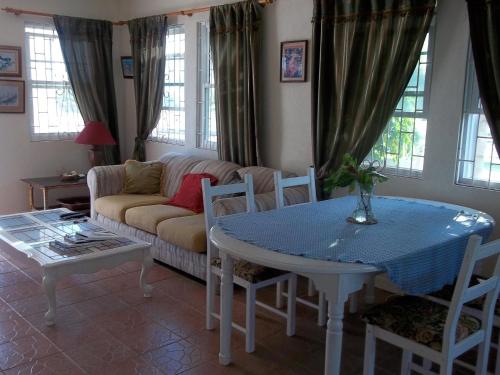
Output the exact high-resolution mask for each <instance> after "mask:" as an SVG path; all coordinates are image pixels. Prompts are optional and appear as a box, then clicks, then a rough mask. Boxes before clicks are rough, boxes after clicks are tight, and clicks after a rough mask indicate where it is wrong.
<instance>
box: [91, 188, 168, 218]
mask: <svg viewBox="0 0 500 375" xmlns="http://www.w3.org/2000/svg"><path fill="white" fill-rule="evenodd" d="M166 201H167V199H166V198H165V197H162V196H161V195H147V194H118V195H108V196H106V197H101V198H98V199H96V200H95V201H94V206H95V210H96V212H97V213H99V214H101V215H104V216H106V217H107V218H110V219H113V220H115V221H119V222H121V223H125V212H126V211H127V210H128V209H129V208H132V207H139V206H149V205H152V204H162V203H165V202H166Z"/></svg>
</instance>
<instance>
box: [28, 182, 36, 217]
mask: <svg viewBox="0 0 500 375" xmlns="http://www.w3.org/2000/svg"><path fill="white" fill-rule="evenodd" d="M28 204H29V208H30V210H31V211H33V210H34V209H35V197H34V194H33V185H28Z"/></svg>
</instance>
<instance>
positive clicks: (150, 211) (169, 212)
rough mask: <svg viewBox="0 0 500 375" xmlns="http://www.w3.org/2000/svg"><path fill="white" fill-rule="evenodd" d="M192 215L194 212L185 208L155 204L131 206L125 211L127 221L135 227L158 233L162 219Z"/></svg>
mask: <svg viewBox="0 0 500 375" xmlns="http://www.w3.org/2000/svg"><path fill="white" fill-rule="evenodd" d="M190 215H194V212H193V211H190V210H187V209H185V208H181V207H175V206H167V205H163V204H155V205H151V206H140V207H133V208H129V209H128V210H127V211H126V212H125V223H127V224H128V225H130V226H132V227H134V228H137V229H141V230H143V231H146V232H149V233H153V234H156V227H157V226H158V223H160V222H161V221H163V220H167V219H172V218H174V217H182V216H190Z"/></svg>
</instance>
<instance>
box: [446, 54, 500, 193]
mask: <svg viewBox="0 0 500 375" xmlns="http://www.w3.org/2000/svg"><path fill="white" fill-rule="evenodd" d="M463 112H464V113H463V119H462V126H461V130H460V142H459V148H458V160H457V173H456V182H457V184H460V185H467V186H477V187H483V188H488V189H495V190H500V158H499V157H498V153H497V152H496V149H495V145H494V144H493V139H492V138H491V133H490V128H489V125H488V122H487V121H486V117H485V116H484V111H483V108H482V105H481V99H480V98H479V87H478V84H477V78H476V69H475V67H474V60H473V57H472V50H471V48H470V46H469V54H468V61H467V76H466V83H465V95H464V109H463Z"/></svg>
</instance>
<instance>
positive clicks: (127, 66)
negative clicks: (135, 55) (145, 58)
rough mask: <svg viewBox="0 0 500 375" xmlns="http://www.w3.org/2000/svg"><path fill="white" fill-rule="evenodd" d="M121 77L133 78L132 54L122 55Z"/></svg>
mask: <svg viewBox="0 0 500 375" xmlns="http://www.w3.org/2000/svg"><path fill="white" fill-rule="evenodd" d="M121 61H122V73H123V78H134V60H133V59H132V56H122V58H121Z"/></svg>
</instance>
